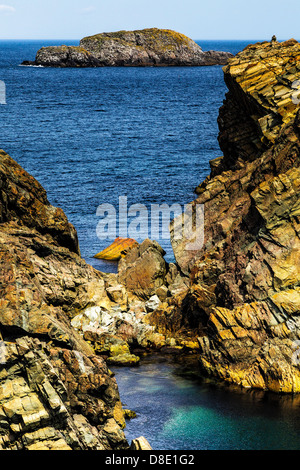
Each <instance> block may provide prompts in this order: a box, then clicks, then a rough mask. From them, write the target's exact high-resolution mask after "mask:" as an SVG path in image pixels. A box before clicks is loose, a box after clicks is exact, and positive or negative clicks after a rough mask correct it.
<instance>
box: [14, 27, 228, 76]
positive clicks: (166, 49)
mask: <svg viewBox="0 0 300 470" xmlns="http://www.w3.org/2000/svg"><path fill="white" fill-rule="evenodd" d="M229 57H232V54H230V53H229V52H222V51H206V52H204V51H202V49H201V47H200V46H199V45H198V44H196V43H195V42H194V41H193V40H191V39H190V38H188V37H187V36H185V35H184V34H181V33H177V32H175V31H172V30H168V29H158V28H149V29H143V30H136V31H117V32H113V33H101V34H96V35H94V36H89V37H86V38H83V39H82V40H81V41H80V45H79V46H65V45H63V46H58V47H56V46H55V47H53V46H51V47H43V48H41V49H40V50H39V51H38V52H37V55H36V59H35V61H34V62H30V61H24V62H23V65H42V66H46V67H47V66H48V67H49V66H50V67H101V66H134V67H137V66H172V65H173V66H174V65H175V66H180V65H183V66H200V65H224V64H226V62H227V60H228V58H229Z"/></svg>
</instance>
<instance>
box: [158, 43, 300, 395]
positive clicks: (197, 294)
mask: <svg viewBox="0 0 300 470" xmlns="http://www.w3.org/2000/svg"><path fill="white" fill-rule="evenodd" d="M299 57H300V44H299V43H298V42H297V41H295V40H290V41H286V42H283V43H278V42H276V41H275V40H273V41H272V42H264V43H258V44H254V45H250V46H248V47H246V48H245V50H243V51H242V52H240V53H239V54H237V56H236V57H234V58H233V59H230V60H229V63H228V65H227V66H226V67H225V68H224V75H225V81H226V84H227V86H228V90H229V91H228V93H227V95H226V99H225V101H224V104H223V106H222V108H221V109H220V114H219V120H218V122H219V129H220V133H219V142H220V147H221V150H222V151H223V156H222V157H218V158H217V159H216V160H214V161H213V162H211V174H210V176H209V177H208V178H207V179H206V180H205V181H204V182H203V183H202V184H200V186H199V187H198V188H197V189H196V193H197V195H198V197H197V199H196V200H195V201H194V202H193V203H192V204H193V205H194V207H195V208H196V207H197V205H204V211H205V225H204V244H203V247H202V248H201V249H199V250H198V251H197V250H196V251H193V250H189V249H187V245H188V244H189V243H190V242H191V241H190V240H187V239H181V240H173V248H174V253H175V257H176V260H177V263H178V265H179V266H180V268H181V270H182V271H183V272H185V273H186V274H188V273H189V276H190V280H191V287H190V288H189V289H188V290H187V292H186V293H185V294H184V295H183V296H181V297H178V296H175V297H174V299H173V301H172V302H171V305H169V307H168V310H167V311H163V310H162V309H161V310H159V309H158V310H156V311H155V312H154V313H153V314H152V318H149V320H150V323H153V324H156V325H159V326H160V329H161V331H170V329H171V328H174V325H176V328H177V331H178V332H179V333H180V331H183V330H184V329H186V330H187V331H188V330H189V331H190V334H191V335H192V334H194V337H195V336H196V334H197V335H198V336H199V345H200V351H201V352H200V365H201V367H202V370H203V372H205V373H207V374H209V375H212V376H215V377H218V378H221V379H223V380H226V381H229V382H232V383H235V384H239V385H242V386H243V387H253V388H260V389H268V390H272V391H276V392H300V361H299V344H300V341H299V340H300V325H299V313H300V259H299V253H300V211H299V209H300V206H299V186H300V168H299V162H300V110H299V99H298V95H299V83H300V82H297V80H299V79H300V66H299ZM297 87H298V90H297ZM174 227H176V225H174ZM174 227H173V228H174ZM198 228H199V227H198ZM199 230H201V227H200V228H199ZM172 304H173V305H172Z"/></svg>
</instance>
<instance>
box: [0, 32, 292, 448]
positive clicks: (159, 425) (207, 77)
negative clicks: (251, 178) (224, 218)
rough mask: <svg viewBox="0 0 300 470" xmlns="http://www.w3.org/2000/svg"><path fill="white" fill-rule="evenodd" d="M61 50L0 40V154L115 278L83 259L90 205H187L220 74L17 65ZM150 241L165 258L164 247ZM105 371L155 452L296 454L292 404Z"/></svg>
mask: <svg viewBox="0 0 300 470" xmlns="http://www.w3.org/2000/svg"><path fill="white" fill-rule="evenodd" d="M197 42H198V43H199V44H200V45H201V46H202V48H203V50H210V49H214V50H223V51H229V52H232V53H234V54H235V53H237V52H238V51H240V50H242V49H243V48H244V47H245V46H246V45H247V44H248V43H249V42H256V40H253V41H244V42H240V41H197ZM60 44H67V45H78V40H74V41H69V40H68V41H66V40H59V41H51V40H41V41H0V80H1V81H2V82H4V83H5V85H6V105H1V104H0V119H1V124H2V127H1V143H0V147H1V148H3V149H4V150H5V151H6V152H7V153H9V154H10V155H11V157H12V158H14V159H15V160H16V161H17V162H18V163H19V164H20V165H21V166H22V167H23V168H24V169H25V170H27V171H28V172H29V173H30V174H32V175H33V176H34V177H35V178H36V179H37V180H38V181H39V182H40V183H41V184H42V185H43V187H44V188H45V189H46V190H47V193H48V199H49V201H50V203H51V204H53V205H54V206H59V207H61V208H62V209H63V210H64V212H65V213H66V215H67V216H68V219H69V221H70V222H71V223H72V224H73V225H74V226H75V227H76V229H77V232H78V237H79V243H80V249H81V254H82V257H83V258H84V259H85V260H86V261H87V262H88V263H89V264H91V265H93V266H94V267H95V268H96V269H99V270H101V271H106V272H115V271H116V269H117V266H116V264H115V263H108V262H104V261H100V260H97V259H95V258H94V255H95V254H96V253H98V252H99V251H101V250H102V249H103V248H105V247H106V246H107V245H108V244H110V243H111V242H112V241H113V237H111V238H109V237H108V238H107V239H103V237H102V238H99V236H98V235H99V233H98V234H97V227H98V224H99V212H97V209H98V208H99V207H103V204H106V205H107V204H108V205H110V206H111V207H114V208H115V209H116V211H117V208H118V204H119V198H120V197H123V198H124V197H126V198H127V202H128V207H134V206H133V204H138V205H139V206H145V207H146V208H147V209H148V210H149V211H150V210H151V206H152V205H153V204H158V205H161V204H167V205H168V206H171V205H172V204H179V205H180V206H184V205H185V204H187V203H189V202H191V201H192V200H193V199H194V198H195V194H194V189H195V188H196V187H197V186H198V185H199V183H200V182H201V181H203V180H204V179H205V178H206V176H207V175H208V174H209V171H210V166H209V161H210V160H212V159H214V158H216V157H218V156H220V155H221V152H220V149H219V145H218V125H217V117H218V111H219V108H220V106H221V105H222V103H223V100H224V98H225V94H226V86H225V83H224V80H223V71H222V67H221V66H213V67H187V68H185V67H171V68H154V67H149V68H121V67H116V68H107V67H104V68H92V69H52V68H43V67H25V66H21V65H20V64H21V63H22V61H23V60H34V58H35V53H36V51H37V50H38V49H39V48H40V47H42V46H47V45H60ZM135 207H136V206H135ZM97 214H98V215H97ZM144 234H145V233H144V232H143V233H142V235H144ZM117 235H118V233H117ZM149 235H151V234H150V233H149ZM157 241H158V242H159V243H160V244H161V245H162V247H163V248H164V249H165V251H166V260H167V261H173V260H174V257H173V253H172V248H171V244H170V240H169V239H158V240H157ZM115 373H116V377H117V381H118V384H119V387H120V393H121V399H122V401H123V402H124V403H126V405H128V407H132V408H133V409H135V411H136V412H137V413H138V417H137V419H135V420H132V421H130V422H129V423H128V426H127V430H126V433H127V435H128V438H133V437H138V436H140V435H144V436H145V437H146V438H147V439H148V440H149V442H150V443H151V445H152V446H153V448H154V449H159V450H163V449H166V450H172V449H176V450H188V449H215V450H219V449H223V450H227V449H300V434H299V422H300V420H299V404H298V400H296V399H295V400H294V399H293V398H292V397H290V398H285V399H283V398H282V397H279V396H273V395H270V394H256V393H241V392H239V393H237V392H235V393H232V392H230V391H228V389H226V388H225V389H224V387H218V386H217V385H215V384H211V383H208V382H206V381H205V380H202V379H201V380H200V378H199V379H198V380H195V378H194V377H193V378H191V377H189V376H186V375H180V374H179V373H178V368H177V367H175V366H174V365H172V364H169V363H168V362H165V361H163V362H161V361H158V362H157V361H156V362H155V363H153V362H151V361H148V362H147V361H146V362H145V363H142V365H141V366H140V367H139V368H138V369H136V368H135V369H128V368H125V369H116V370H115Z"/></svg>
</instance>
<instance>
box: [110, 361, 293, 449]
mask: <svg viewBox="0 0 300 470" xmlns="http://www.w3.org/2000/svg"><path fill="white" fill-rule="evenodd" d="M113 371H114V372H115V374H116V379H117V382H118V385H119V389H120V394H121V400H122V403H123V404H124V407H125V408H129V409H132V410H134V411H135V412H136V413H137V418H135V419H132V420H130V421H128V422H127V428H126V436H127V439H128V440H129V441H131V440H132V439H133V438H135V437H138V436H141V435H143V436H145V437H146V439H148V441H149V443H150V444H151V446H152V448H153V449H154V450H299V449H300V407H299V406H300V398H297V397H294V398H293V397H291V396H279V395H275V394H271V393H265V392H259V391H256V392H254V391H242V390H240V389H237V388H232V387H229V386H227V385H224V384H219V383H217V382H213V381H210V380H207V379H204V378H201V377H198V378H195V375H194V374H193V375H187V374H186V370H185V367H184V364H176V363H173V362H170V361H169V360H167V359H164V358H158V359H157V358H156V360H155V361H154V362H153V359H152V358H148V359H145V360H144V361H142V364H141V366H140V367H138V368H134V367H133V368H114V369H113ZM194 372H195V373H196V374H197V369H194Z"/></svg>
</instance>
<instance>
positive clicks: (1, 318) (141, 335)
mask: <svg viewBox="0 0 300 470" xmlns="http://www.w3.org/2000/svg"><path fill="white" fill-rule="evenodd" d="M163 255H164V252H163V250H162V249H161V247H160V246H159V245H158V244H157V243H156V242H151V241H150V240H145V241H144V242H143V243H142V244H141V245H139V244H137V243H134V244H133V245H132V246H131V249H130V250H129V251H128V254H127V255H126V257H125V258H124V259H122V262H120V266H119V273H118V274H104V273H100V272H98V271H97V270H95V269H93V268H92V267H91V266H89V265H88V264H87V263H86V262H85V261H84V260H83V259H82V258H81V256H80V250H79V246H78V240H77V233H76V230H75V228H74V227H73V226H72V225H71V224H70V223H69V222H68V220H67V217H66V216H65V214H64V212H63V211H62V210H61V209H60V208H57V207H53V206H52V205H51V204H50V203H49V201H48V199H47V194H46V191H45V190H44V188H43V187H42V186H41V185H40V184H39V183H38V182H37V181H36V180H35V179H34V178H33V177H32V176H31V175H29V174H28V173H27V172H26V171H24V170H23V169H22V168H21V167H20V165H18V164H17V163H16V162H15V161H14V160H13V159H12V158H11V157H10V156H9V155H7V154H6V153H5V152H4V151H2V150H0V449H12V450H125V449H129V443H128V442H127V441H126V439H125V435H124V432H123V428H124V426H125V413H124V410H123V407H122V404H121V401H120V396H119V391H118V387H117V383H116V380H115V378H114V376H113V374H112V373H111V372H110V370H109V368H108V366H109V365H111V364H112V365H114V364H117V365H137V364H138V363H139V361H140V357H139V356H138V355H137V351H139V352H141V353H142V354H144V353H147V352H148V351H149V350H153V349H161V348H163V347H167V346H170V344H171V345H173V346H177V347H180V348H181V349H182V348H184V347H185V345H184V343H183V344H182V343H181V342H180V341H178V342H177V343H176V341H175V340H174V339H173V341H170V338H167V337H166V335H161V334H159V333H157V332H156V331H155V328H154V327H153V326H152V325H149V323H148V321H147V316H148V315H149V313H151V312H152V311H153V310H155V309H156V308H157V307H158V306H159V305H160V304H161V303H162V301H163V300H165V298H166V297H167V295H171V294H170V293H171V292H172V289H175V290H176V289H177V290H178V289H180V288H182V285H184V284H183V282H182V280H181V278H180V279H177V278H176V275H177V274H178V272H177V270H176V269H174V267H170V266H169V265H167V263H166V262H165V260H164V258H163ZM176 279H177V280H176ZM169 336H170V335H169ZM140 445H142V446H143V447H145V445H144V440H143V439H142V440H141V441H139V439H138V440H137V442H134V443H133V444H132V446H133V447H132V448H133V449H135V448H136V449H138V448H139V446H140Z"/></svg>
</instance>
